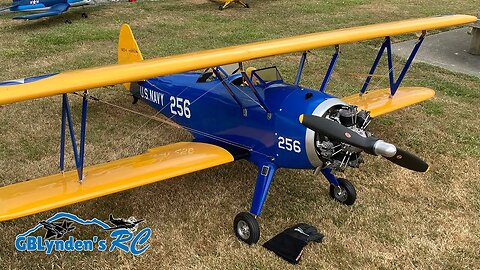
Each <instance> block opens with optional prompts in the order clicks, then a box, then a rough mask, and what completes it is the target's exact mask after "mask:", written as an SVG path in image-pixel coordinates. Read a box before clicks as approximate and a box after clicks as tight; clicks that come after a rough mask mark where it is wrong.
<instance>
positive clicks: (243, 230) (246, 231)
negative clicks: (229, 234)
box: [237, 220, 250, 239]
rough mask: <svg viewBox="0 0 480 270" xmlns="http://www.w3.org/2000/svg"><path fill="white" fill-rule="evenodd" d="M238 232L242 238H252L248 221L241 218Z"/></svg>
mask: <svg viewBox="0 0 480 270" xmlns="http://www.w3.org/2000/svg"><path fill="white" fill-rule="evenodd" d="M237 233H238V235H239V236H240V237H241V238H242V239H248V238H250V228H249V227H248V224H247V222H245V221H243V220H240V221H239V222H238V223H237Z"/></svg>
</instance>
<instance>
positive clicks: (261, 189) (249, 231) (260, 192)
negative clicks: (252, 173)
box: [233, 163, 277, 245]
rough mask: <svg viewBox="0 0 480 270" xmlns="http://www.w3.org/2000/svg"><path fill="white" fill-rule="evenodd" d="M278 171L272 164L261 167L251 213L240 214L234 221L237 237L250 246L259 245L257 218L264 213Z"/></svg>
mask: <svg viewBox="0 0 480 270" xmlns="http://www.w3.org/2000/svg"><path fill="white" fill-rule="evenodd" d="M276 169H277V168H276V166H275V165H274V164H272V163H265V164H263V165H262V166H260V167H259V170H258V176H257V183H256V184H255V192H254V193H253V201H252V207H251V208H250V212H249V213H248V212H242V213H239V214H238V215H237V216H236V217H235V220H234V221H233V230H234V232H235V235H236V236H237V237H238V239H240V240H242V241H243V242H245V243H247V244H249V245H251V244H255V243H257V242H258V239H260V226H259V225H258V221H257V217H258V216H259V215H260V213H261V212H262V207H263V204H264V203H265V199H266V198H267V194H268V189H269V188H270V184H271V183H272V179H273V176H274V175H275V171H276Z"/></svg>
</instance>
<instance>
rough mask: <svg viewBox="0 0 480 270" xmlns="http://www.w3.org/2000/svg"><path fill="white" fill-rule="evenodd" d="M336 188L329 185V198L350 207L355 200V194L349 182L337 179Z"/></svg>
mask: <svg viewBox="0 0 480 270" xmlns="http://www.w3.org/2000/svg"><path fill="white" fill-rule="evenodd" d="M337 181H338V187H337V186H334V185H330V197H332V198H333V199H334V200H336V201H338V202H340V203H343V204H345V205H352V204H353V203H355V200H356V199H357V192H356V191H355V187H354V186H353V184H352V183H350V181H348V180H347V179H343V178H338V179H337Z"/></svg>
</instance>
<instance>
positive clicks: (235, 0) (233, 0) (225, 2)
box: [217, 0, 250, 10]
mask: <svg viewBox="0 0 480 270" xmlns="http://www.w3.org/2000/svg"><path fill="white" fill-rule="evenodd" d="M217 2H220V3H222V5H220V6H219V7H218V9H220V10H224V9H226V8H227V7H229V6H230V5H231V4H240V5H242V6H244V7H246V8H249V7H250V6H249V5H248V4H247V3H245V2H244V1H241V0H219V1H217Z"/></svg>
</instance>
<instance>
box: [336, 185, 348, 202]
mask: <svg viewBox="0 0 480 270" xmlns="http://www.w3.org/2000/svg"><path fill="white" fill-rule="evenodd" d="M334 195H335V199H337V200H339V201H340V202H345V201H346V200H347V199H348V195H347V191H346V190H345V189H344V188H342V187H341V186H338V187H335V189H334Z"/></svg>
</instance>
